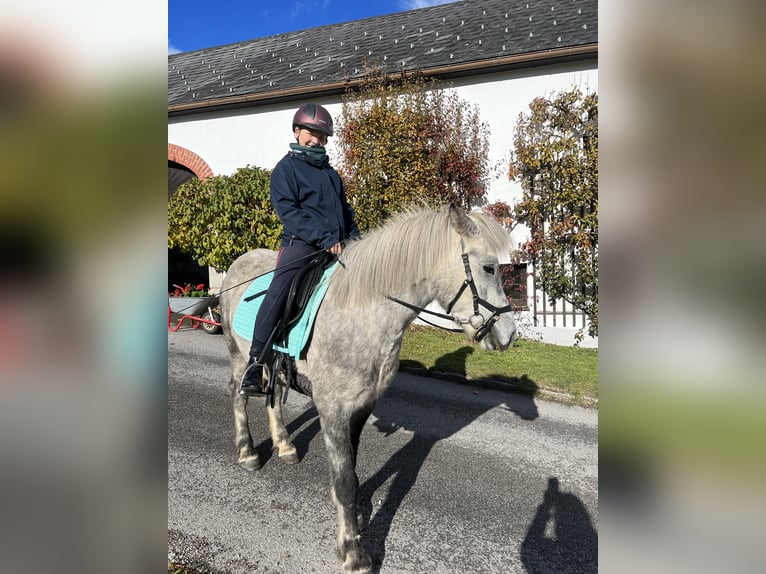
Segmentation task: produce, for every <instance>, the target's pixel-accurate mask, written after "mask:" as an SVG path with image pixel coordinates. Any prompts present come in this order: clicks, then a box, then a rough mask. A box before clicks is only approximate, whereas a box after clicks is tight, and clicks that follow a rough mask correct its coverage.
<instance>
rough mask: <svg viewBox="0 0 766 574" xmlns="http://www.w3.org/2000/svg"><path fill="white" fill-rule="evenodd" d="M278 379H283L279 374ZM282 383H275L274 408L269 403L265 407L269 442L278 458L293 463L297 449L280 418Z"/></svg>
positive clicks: (296, 455) (296, 460)
mask: <svg viewBox="0 0 766 574" xmlns="http://www.w3.org/2000/svg"><path fill="white" fill-rule="evenodd" d="M280 379H282V380H284V379H283V377H282V376H281V375H280ZM282 388H283V387H282V385H280V384H277V385H276V388H275V390H274V391H275V392H274V408H272V407H271V403H269V404H268V406H267V407H266V412H267V413H268V415H269V431H270V432H271V442H272V443H273V445H274V447H273V448H274V449H275V450H276V451H277V452H278V454H279V460H281V461H284V462H287V463H290V464H295V463H296V462H298V451H297V450H296V449H295V446H294V445H293V443H292V442H291V441H290V435H289V434H288V432H287V429H286V428H285V422H284V419H283V418H282Z"/></svg>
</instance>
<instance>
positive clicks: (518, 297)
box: [500, 263, 528, 311]
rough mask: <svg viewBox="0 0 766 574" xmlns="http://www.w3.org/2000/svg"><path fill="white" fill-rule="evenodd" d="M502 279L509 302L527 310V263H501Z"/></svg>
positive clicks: (515, 307)
mask: <svg viewBox="0 0 766 574" xmlns="http://www.w3.org/2000/svg"><path fill="white" fill-rule="evenodd" d="M500 281H501V282H502V285H503V291H505V295H506V297H508V302H509V303H511V305H513V306H514V309H517V310H519V311H526V310H527V309H528V307H527V264H526V263H510V264H507V265H500Z"/></svg>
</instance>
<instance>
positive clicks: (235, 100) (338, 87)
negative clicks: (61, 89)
mask: <svg viewBox="0 0 766 574" xmlns="http://www.w3.org/2000/svg"><path fill="white" fill-rule="evenodd" d="M594 57H598V44H597V43H593V44H585V45H582V46H572V47H567V48H557V49H553V50H543V51H540V52H530V53H527V54H516V55H513V56H502V57H499V58H489V59H486V60H476V61H473V62H463V63H460V64H450V65H446V66H435V67H431V68H424V69H422V70H420V72H421V73H422V74H423V75H424V76H427V77H431V78H437V79H448V78H458V77H461V76H467V75H471V74H476V73H477V72H479V73H493V72H501V71H505V70H509V69H514V68H525V67H534V66H542V65H546V64H553V63H562V62H568V61H573V60H583V59H591V58H594ZM392 75H394V74H392ZM396 75H398V73H397V74H396ZM363 81H364V78H362V77H359V78H354V79H346V80H343V81H339V82H330V83H326V84H312V85H308V86H300V87H296V88H285V89H280V90H270V91H268V92H258V93H254V94H246V95H243V96H233V97H228V98H219V99H215V100H203V101H199V102H190V103H186V104H175V105H169V106H168V116H182V115H187V114H194V113H200V112H207V111H218V110H225V109H232V108H241V107H248V106H250V105H254V104H268V103H273V102H276V101H290V100H298V99H303V98H305V97H306V96H307V95H309V94H310V95H312V96H315V97H317V96H331V95H337V94H342V93H344V92H346V91H347V90H349V89H353V88H354V87H357V86H359V85H360V84H361V83H362V82H363Z"/></svg>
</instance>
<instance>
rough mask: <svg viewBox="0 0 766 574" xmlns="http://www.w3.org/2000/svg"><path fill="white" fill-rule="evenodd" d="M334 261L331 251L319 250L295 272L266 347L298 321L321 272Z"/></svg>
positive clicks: (281, 337)
mask: <svg viewBox="0 0 766 574" xmlns="http://www.w3.org/2000/svg"><path fill="white" fill-rule="evenodd" d="M334 261H335V256H334V255H333V254H332V253H329V252H328V251H319V252H317V254H316V255H314V257H312V258H311V259H310V260H309V262H308V263H307V264H306V265H305V266H304V267H303V268H302V269H301V270H300V271H298V273H296V274H295V277H293V280H292V282H291V283H290V289H289V291H288V293H287V301H286V303H285V311H284V313H283V314H282V317H281V318H280V320H279V321H277V324H276V326H275V327H274V331H273V332H272V334H271V340H270V341H269V342H268V344H267V345H266V348H267V349H268V348H269V347H270V346H271V344H272V343H274V342H277V341H283V340H284V339H285V337H286V335H287V333H289V332H290V329H291V328H292V327H293V326H294V325H295V324H296V323H297V322H298V320H299V319H300V318H301V315H302V314H303V310H304V309H305V308H306V305H307V304H308V302H309V300H310V299H311V295H312V294H313V293H314V289H315V288H316V286H317V283H319V280H320V279H321V278H322V274H323V273H324V272H325V270H326V269H327V268H328V267H329V266H330V265H332V263H333V262H334Z"/></svg>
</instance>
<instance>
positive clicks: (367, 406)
mask: <svg viewBox="0 0 766 574" xmlns="http://www.w3.org/2000/svg"><path fill="white" fill-rule="evenodd" d="M511 247H512V246H511V241H510V237H509V234H508V232H507V231H506V230H505V229H503V228H502V226H500V225H499V224H498V223H497V222H496V221H495V220H494V219H492V218H491V217H490V216H489V215H487V214H486V213H484V212H483V211H478V210H474V211H472V212H471V213H469V214H466V213H464V212H463V211H461V210H459V209H458V208H456V207H454V206H449V207H444V208H442V209H440V210H438V211H434V210H431V209H426V208H419V209H410V210H407V211H405V212H403V213H401V214H398V215H396V216H394V217H392V218H391V219H390V220H389V221H387V222H386V223H385V224H384V225H383V226H382V227H380V228H378V229H376V230H374V231H371V232H369V233H367V234H365V235H364V236H363V237H362V238H361V239H359V240H356V241H353V242H351V243H350V244H349V245H348V246H347V247H346V249H345V250H344V251H343V253H342V255H341V256H340V261H341V263H342V265H340V266H338V267H337V268H336V270H335V272H334V273H333V274H332V277H331V278H330V284H329V287H328V289H327V293H326V295H325V298H324V300H323V301H322V304H321V306H320V308H319V311H318V313H317V316H316V321H315V323H314V327H313V332H312V334H311V338H310V340H309V343H308V345H307V348H306V349H304V351H303V354H302V356H301V357H300V358H299V359H298V360H296V361H295V366H296V369H297V372H298V375H299V377H300V378H301V379H302V380H304V381H307V382H308V384H307V385H306V387H308V388H310V392H311V396H312V399H313V402H314V404H315V406H316V409H317V412H318V413H319V420H320V424H321V428H322V433H323V436H324V442H325V446H326V449H327V455H328V459H329V463H330V476H331V493H332V500H333V502H334V504H335V507H336V509H337V515H338V532H337V550H338V554H339V557H340V559H341V561H342V562H343V566H342V570H341V571H342V572H343V573H367V572H371V571H372V564H371V560H370V557H369V556H368V554H367V553H366V551H365V550H364V548H363V546H362V539H361V530H362V528H363V527H364V525H362V524H360V522H361V520H362V518H361V514H360V512H359V509H358V506H357V491H358V487H359V481H358V478H357V475H356V459H357V452H358V447H359V437H360V434H361V432H362V428H363V427H364V424H365V422H366V421H367V419H368V417H369V416H370V413H371V412H372V410H373V408H374V406H375V403H376V401H377V400H378V398H379V397H380V395H381V394H382V393H383V391H385V390H386V388H387V387H388V386H389V384H390V383H391V381H392V380H393V378H394V376H395V375H396V372H397V369H398V365H399V353H400V350H401V345H402V338H403V337H404V333H405V331H406V330H407V328H408V327H409V325H410V324H411V323H412V322H413V321H414V320H415V318H416V316H417V315H418V311H419V310H420V309H422V308H423V307H425V306H426V305H428V304H429V303H430V302H432V301H436V302H438V303H439V304H440V305H441V306H442V307H443V308H445V309H447V313H448V314H449V316H450V318H451V319H453V320H454V322H455V323H456V324H457V325H458V326H459V328H460V329H461V330H463V331H464V332H465V333H466V335H467V336H468V337H469V338H471V339H473V340H480V346H481V348H483V349H485V350H492V349H499V350H502V351H504V350H506V349H508V347H509V346H510V345H511V343H512V342H513V341H514V339H515V338H516V324H515V322H514V319H513V314H512V313H510V312H509V311H510V306H509V305H508V300H507V298H506V296H505V294H504V293H503V290H502V288H501V284H500V273H499V272H498V263H499V262H504V261H507V260H508V256H509V254H510V251H511ZM275 262H276V253H274V252H272V251H267V250H254V251H250V252H248V253H245V254H244V255H242V256H241V257H240V258H239V259H237V260H236V261H235V262H234V263H233V264H232V266H231V268H230V269H229V270H228V272H227V273H226V277H225V279H224V282H223V285H222V287H221V310H222V316H221V323H222V325H223V332H224V337H225V339H226V344H227V346H228V349H229V353H230V365H231V381H230V383H229V385H230V389H231V394H232V397H233V401H234V425H235V433H236V436H235V443H236V447H237V449H238V451H239V459H238V462H239V464H240V465H241V466H242V467H243V468H245V469H247V470H256V469H258V468H260V462H259V460H258V455H257V453H256V451H255V450H254V448H253V440H252V437H251V435H250V430H249V427H248V415H247V411H246V407H247V397H244V396H240V395H239V393H238V389H239V381H240V378H241V376H242V373H243V372H244V369H245V366H246V363H247V357H248V350H249V347H250V342H249V341H247V340H245V339H242V338H241V337H239V336H238V335H237V334H236V333H235V332H233V330H232V328H231V325H232V319H233V316H234V313H235V311H236V308H237V306H238V305H239V302H240V300H241V298H242V294H243V293H244V291H245V290H246V289H247V287H248V285H249V281H248V279H252V278H254V277H256V276H258V275H260V274H262V273H265V272H267V271H270V270H271V269H273V268H274V265H275ZM304 390H305V389H304ZM276 393H277V396H276V400H275V401H274V406H273V407H271V406H270V405H269V406H267V409H266V410H267V412H268V417H269V429H270V432H271V437H272V441H273V445H274V449H275V450H277V451H278V453H279V458H280V460H283V461H286V462H290V463H294V462H297V461H298V456H297V452H296V449H295V447H294V446H293V444H292V443H291V441H290V436H289V434H288V432H287V430H286V428H285V424H284V422H283V420H282V409H281V400H280V399H281V393H282V386H281V385H277V390H276Z"/></svg>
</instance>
